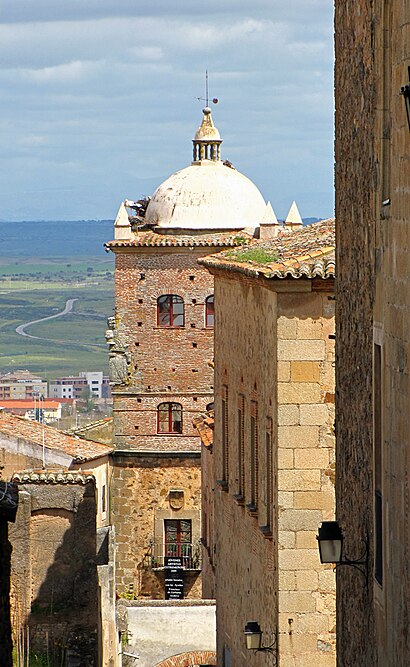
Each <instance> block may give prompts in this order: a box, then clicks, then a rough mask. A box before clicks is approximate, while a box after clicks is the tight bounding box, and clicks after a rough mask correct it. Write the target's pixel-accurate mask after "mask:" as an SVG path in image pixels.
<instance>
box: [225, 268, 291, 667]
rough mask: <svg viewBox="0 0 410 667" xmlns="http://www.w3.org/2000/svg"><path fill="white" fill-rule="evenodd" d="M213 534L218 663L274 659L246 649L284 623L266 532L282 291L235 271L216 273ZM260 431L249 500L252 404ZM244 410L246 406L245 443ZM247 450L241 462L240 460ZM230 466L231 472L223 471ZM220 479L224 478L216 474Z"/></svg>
mask: <svg viewBox="0 0 410 667" xmlns="http://www.w3.org/2000/svg"><path fill="white" fill-rule="evenodd" d="M215 303H216V319H215V322H216V328H215V355H216V356H215V435H214V450H213V451H214V467H215V477H216V480H215V481H214V488H215V540H216V570H215V575H216V582H215V583H216V601H217V610H216V617H217V654H218V665H219V664H220V665H223V664H225V662H224V660H225V661H226V660H227V655H230V659H231V664H232V665H236V666H237V667H240V666H243V667H245V666H249V667H250V666H251V665H252V666H253V665H262V664H263V665H274V664H275V661H274V656H273V655H271V654H263V653H260V654H255V653H254V652H250V651H247V649H246V644H245V636H244V629H245V624H246V623H247V622H248V621H257V622H258V623H259V624H260V626H261V628H262V630H263V632H264V641H265V643H269V644H270V643H272V641H273V640H274V639H275V635H276V626H277V623H278V560H277V558H278V556H277V530H276V529H275V528H273V526H272V528H273V530H270V531H267V530H265V529H264V527H265V526H266V523H267V521H266V498H265V488H266V484H265V475H264V472H265V471H266V470H267V466H268V464H267V461H266V460H265V449H264V443H265V431H266V420H267V419H270V420H272V423H274V424H276V416H275V415H276V409H275V396H276V378H277V361H276V353H275V346H276V313H277V305H276V295H275V294H274V293H272V292H269V291H268V290H264V289H261V288H260V287H259V285H258V284H257V283H255V282H253V281H251V280H246V279H243V278H242V277H238V276H237V275H236V274H234V277H232V279H230V276H228V277H226V278H225V277H224V278H223V279H222V278H221V277H220V276H218V275H216V276H215ZM222 398H224V400H225V401H226V415H225V427H226V432H227V433H226V436H225V438H226V459H227V461H226V466H224V462H223V458H224V457H223V453H222V438H223V437H224V436H223V433H222ZM252 405H253V406H254V407H255V410H254V412H253V413H252V414H253V417H254V418H255V420H256V423H257V430H258V433H259V438H258V440H259V452H260V459H259V461H258V462H257V463H256V471H257V479H258V486H259V493H257V494H256V499H255V500H256V502H255V506H254V507H251V504H252V498H251V495H252V494H251V478H250V469H251V461H250V457H251V454H250V447H249V439H250V436H249V433H250V428H251V409H252ZM238 409H241V410H242V419H241V422H242V426H241V430H242V434H243V447H242V445H241V448H238V444H239V440H240V439H241V438H240V433H239V419H238ZM240 449H242V454H243V457H242V465H241V464H240V463H239V457H240ZM224 467H225V468H226V471H224ZM270 467H271V470H272V476H271V483H272V498H273V499H274V500H273V501H272V506H271V508H270V509H271V513H272V515H273V516H272V523H274V522H276V521H277V511H278V506H277V459H276V456H272V458H271V463H270ZM217 480H219V481H217Z"/></svg>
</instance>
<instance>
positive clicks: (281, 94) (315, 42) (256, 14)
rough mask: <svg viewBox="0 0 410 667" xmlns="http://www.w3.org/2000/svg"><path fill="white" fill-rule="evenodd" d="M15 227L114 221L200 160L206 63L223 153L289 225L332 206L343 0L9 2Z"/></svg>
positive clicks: (0, 204)
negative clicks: (295, 213)
mask: <svg viewBox="0 0 410 667" xmlns="http://www.w3.org/2000/svg"><path fill="white" fill-rule="evenodd" d="M0 5H1V13H0V17H1V21H2V23H1V25H0V91H1V93H0V170H1V180H0V219H3V220H27V219H29V220H36V219H44V220H47V219H53V220H56V219H62V220H70V219H71V220H72V219H88V218H97V219H98V218H112V217H115V214H116V211H117V209H118V205H119V203H120V201H122V200H123V199H125V198H130V199H137V198H139V197H140V196H142V195H146V194H152V192H153V191H154V190H155V188H156V187H157V185H159V183H161V181H163V180H164V179H165V178H166V177H167V176H169V174H170V173H172V172H174V171H177V170H178V169H181V168H182V167H184V166H186V165H188V164H189V163H190V161H191V152H192V143H191V140H192V138H193V135H194V133H195V130H196V128H197V127H198V125H199V124H200V121H201V116H202V114H201V109H202V106H203V102H202V101H200V100H199V101H198V100H197V98H198V97H203V96H204V92H205V69H206V68H208V70H209V81H210V96H211V97H218V98H219V103H218V104H217V105H216V106H215V107H214V108H213V118H214V122H215V125H216V126H217V127H218V129H219V131H220V132H221V135H222V138H223V145H222V156H223V158H227V159H229V160H230V161H231V162H233V163H234V165H235V166H236V167H237V168H238V169H239V170H240V171H242V172H243V173H244V174H246V175H247V176H248V177H249V178H251V179H252V180H253V181H254V182H255V183H256V184H257V185H258V187H259V188H260V190H261V191H262V193H263V195H264V197H265V198H266V199H270V200H271V202H272V205H273V207H274V209H275V211H276V214H277V216H278V217H284V216H286V213H287V210H288V208H289V206H290V204H291V202H292V200H293V199H296V201H297V203H298V205H299V209H300V212H301V214H302V216H303V217H308V216H317V217H325V216H329V215H331V214H332V212H333V83H332V76H333V74H332V69H333V45H332V41H333V25H332V5H333V3H332V2H330V0H207V1H206V2H204V1H203V0H35V1H34V0H0Z"/></svg>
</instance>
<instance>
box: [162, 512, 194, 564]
mask: <svg viewBox="0 0 410 667" xmlns="http://www.w3.org/2000/svg"><path fill="white" fill-rule="evenodd" d="M164 540H165V544H164V556H168V557H172V558H182V565H183V567H188V568H192V522H191V520H190V519H165V521H164Z"/></svg>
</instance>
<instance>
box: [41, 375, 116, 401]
mask: <svg viewBox="0 0 410 667" xmlns="http://www.w3.org/2000/svg"><path fill="white" fill-rule="evenodd" d="M49 395H50V398H77V399H84V398H87V397H90V398H111V388H110V383H109V378H108V377H104V376H103V373H102V371H88V372H87V371H83V372H80V374H79V376H67V377H57V378H56V379H55V380H53V381H51V382H50V383H49Z"/></svg>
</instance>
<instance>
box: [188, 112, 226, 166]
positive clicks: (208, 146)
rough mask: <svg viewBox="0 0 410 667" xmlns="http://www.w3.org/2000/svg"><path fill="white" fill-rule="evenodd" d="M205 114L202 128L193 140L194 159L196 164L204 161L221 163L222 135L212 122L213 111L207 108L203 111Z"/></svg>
mask: <svg viewBox="0 0 410 667" xmlns="http://www.w3.org/2000/svg"><path fill="white" fill-rule="evenodd" d="M202 113H203V114H204V116H203V118H202V123H201V126H200V127H199V128H198V130H197V131H196V134H195V137H194V139H193V144H194V159H193V162H194V163H195V164H198V163H201V162H202V161H203V160H212V161H213V162H219V161H220V159H221V143H222V139H221V135H220V134H219V132H218V130H217V128H216V127H215V125H214V122H213V120H212V114H211V109H210V108H209V107H208V106H206V107H205V108H204V109H202Z"/></svg>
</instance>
